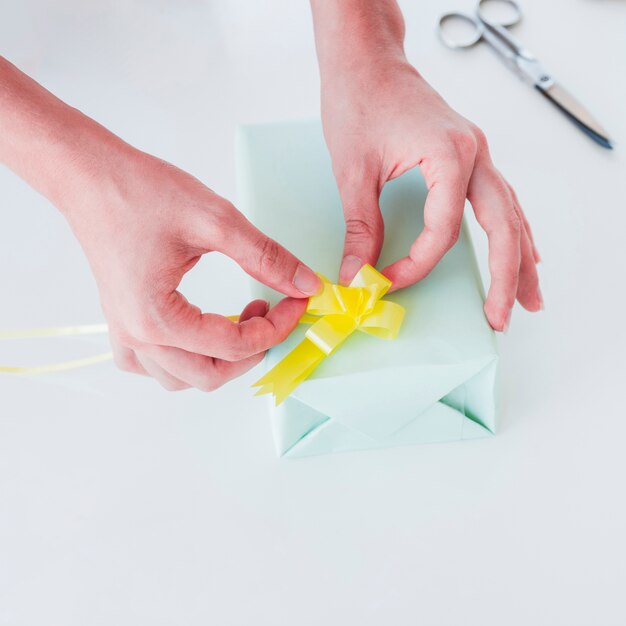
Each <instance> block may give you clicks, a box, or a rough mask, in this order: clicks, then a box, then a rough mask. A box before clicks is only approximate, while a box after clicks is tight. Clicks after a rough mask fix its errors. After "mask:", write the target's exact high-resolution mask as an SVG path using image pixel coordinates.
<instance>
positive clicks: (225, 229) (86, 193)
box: [0, 57, 321, 390]
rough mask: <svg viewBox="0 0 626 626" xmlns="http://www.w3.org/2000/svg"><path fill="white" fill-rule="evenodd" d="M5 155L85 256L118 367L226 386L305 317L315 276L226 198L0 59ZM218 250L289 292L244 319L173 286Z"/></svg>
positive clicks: (176, 385)
mask: <svg viewBox="0 0 626 626" xmlns="http://www.w3.org/2000/svg"><path fill="white" fill-rule="evenodd" d="M0 127H1V128H2V129H3V131H2V133H0V162H4V163H5V164H6V165H7V166H9V167H10V168H11V169H13V170H14V171H15V172H16V173H17V174H18V175H19V176H21V177H22V178H23V179H24V180H26V182H28V183H29V184H30V185H31V186H32V187H34V188H35V189H37V190H38V191H39V192H41V193H42V194H43V195H44V196H46V197H47V198H48V199H49V200H50V201H51V202H52V203H53V204H54V205H56V206H57V207H58V208H59V209H60V210H61V212H62V213H63V214H64V215H65V217H66V218H67V219H68V221H69V223H70V225H71V226H72V229H73V230H74V233H75V234H76V236H77V237H78V239H79V241H80V243H81V245H82V247H83V249H84V251H85V254H86V255H87V258H88V260H89V263H90V265H91V268H92V270H93V273H94V275H95V278H96V281H97V283H98V288H99V290H100V297H101V301H102V307H103V309H104V313H105V316H106V318H107V320H108V322H109V326H110V335H111V342H112V345H113V351H114V354H115V360H116V362H117V364H118V365H119V366H120V367H121V368H122V369H125V370H129V371H134V372H138V373H143V374H149V375H151V376H154V377H155V378H156V379H157V380H158V381H159V382H160V383H161V384H162V385H163V386H165V387H166V388H168V389H183V388H185V387H189V386H193V387H198V388H200V389H204V390H211V389H215V388H216V387H219V386H220V385H222V384H223V383H224V382H226V381H227V380H229V379H231V378H233V377H235V376H238V375H239V374H242V373H243V372H245V371H246V370H248V369H249V368H251V367H252V366H253V365H255V364H256V363H258V362H259V361H260V360H261V359H262V357H263V353H264V351H265V350H267V349H268V348H269V347H271V346H273V345H274V344H276V343H278V342H280V341H282V340H283V339H284V338H285V337H286V336H287V335H288V334H289V333H290V332H291V330H292V329H293V328H294V326H295V325H296V324H297V323H298V320H299V318H300V317H301V315H302V313H303V312H304V310H305V308H306V302H307V301H306V297H307V296H309V295H312V294H314V293H316V292H317V291H318V290H319V289H321V282H320V280H319V278H318V277H317V276H316V275H315V274H314V273H313V272H312V271H311V270H310V269H309V268H308V267H306V266H305V265H303V264H302V263H301V262H300V261H298V259H296V258H295V257H294V256H293V255H292V254H291V253H289V252H288V251H287V250H285V249H284V248H283V247H282V246H280V245H279V244H278V243H276V242H275V241H272V240H271V239H269V238H268V237H266V236H265V235H264V234H263V233H261V232H259V231H258V230H257V229H256V228H255V227H254V226H253V225H252V224H251V223H250V222H248V220H246V219H245V217H244V216H243V215H242V214H241V213H239V211H237V209H236V208H235V207H234V206H233V205H232V204H231V203H230V202H228V201H227V200H225V199H224V198H221V197H220V196H218V195H217V194H215V193H213V191H211V190H210V189H208V188H207V187H205V186H204V185H203V184H202V183H200V182H199V181H198V180H196V179H195V178H193V177H192V176H190V175H189V174H186V173H185V172H183V171H181V170H179V169H177V168H176V167H174V166H172V165H170V164H168V163H165V162H163V161H161V160H159V159H156V158H154V157H152V156H150V155H148V154H145V153H143V152H140V151H138V150H136V149H134V148H132V147H131V146H129V145H128V144H126V143H124V142H123V141H122V140H121V139H119V138H118V137H116V136H115V135H113V134H112V133H110V132H109V131H107V130H106V129H105V128H103V127H102V126H100V125H99V124H97V123H96V122H94V121H93V120H91V119H89V118H88V117H86V116H85V115H83V114H82V113H80V112H79V111H77V110H76V109H73V108H71V107H69V106H67V105H66V104H65V103H63V102H61V101H60V100H58V99H57V98H56V97H55V96H53V95H52V94H51V93H50V92H48V91H46V90H45V89H44V88H43V87H41V85H38V84H37V83H36V82H34V81H33V80H32V79H30V78H29V77H28V76H26V75H25V74H23V73H22V72H20V71H19V70H18V69H17V68H16V67H14V66H13V65H11V64H10V63H9V62H8V61H6V60H5V59H2V58H1V57H0ZM211 251H218V252H222V253H223V254H226V255H228V256H229V257H231V258H232V259H234V260H235V261H236V262H237V263H238V264H239V265H240V266H241V267H242V268H243V269H244V270H245V271H246V272H248V273H249V274H250V275H252V276H254V277H255V278H257V279H258V280H260V281H262V282H264V283H265V284H267V285H269V286H270V287H273V288H274V289H276V290H278V291H280V292H282V293H284V294H285V295H287V296H290V297H288V298H286V299H284V300H282V301H281V302H280V303H279V304H278V305H277V306H275V307H274V308H273V309H272V310H268V304H267V303H266V302H263V301H260V300H256V301H254V302H251V303H250V304H249V305H248V306H247V307H246V308H245V309H244V310H243V312H242V314H241V316H240V318H239V321H238V323H235V322H232V321H230V320H229V319H227V318H226V317H222V316H221V315H214V314H211V313H202V311H200V309H198V308H197V307H195V306H193V305H192V304H190V303H189V302H188V301H187V300H186V299H185V298H184V297H183V296H182V294H181V293H180V292H179V291H178V290H177V289H178V285H179V284H180V281H181V279H182V277H183V275H184V274H185V272H188V271H189V270H190V269H191V268H192V267H193V266H194V265H195V264H196V263H197V262H198V260H199V259H200V257H201V256H202V255H203V254H205V253H207V252H211Z"/></svg>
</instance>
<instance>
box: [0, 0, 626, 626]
mask: <svg viewBox="0 0 626 626" xmlns="http://www.w3.org/2000/svg"><path fill="white" fill-rule="evenodd" d="M402 4H403V8H404V11H405V16H406V18H407V52H408V55H409V57H410V59H411V60H412V61H413V62H414V63H415V64H416V65H417V67H418V68H419V69H420V70H421V71H422V72H423V74H424V75H425V76H426V78H427V79H428V80H430V81H431V82H432V83H433V84H434V85H435V86H436V88H438V89H439V90H440V91H441V93H442V94H443V95H444V97H446V98H447V99H448V101H449V102H450V103H451V104H452V105H453V106H454V107H456V108H458V109H459V110H460V111H461V112H462V113H463V114H465V115H466V116H467V117H469V118H471V119H472V120H474V121H475V122H476V123H478V124H479V125H480V126H482V127H483V128H484V130H485V131H486V132H487V135H488V137H489V139H490V144H491V147H492V152H493V156H494V160H495V161H496V163H497V165H498V167H499V168H500V169H501V170H502V171H503V172H504V173H505V174H506V175H507V176H508V177H509V179H510V180H511V182H512V183H513V184H514V186H515V187H516V188H517V190H518V193H519V195H520V198H521V200H522V203H523V205H524V207H525V210H526V212H527V215H528V217H529V219H530V221H531V223H532V225H533V226H534V230H535V233H536V239H537V242H538V246H539V248H540V251H541V254H542V256H543V262H542V263H541V265H540V272H541V278H542V285H543V292H544V296H545V302H546V310H545V312H543V313H541V314H537V315H530V314H528V313H525V312H523V311H522V310H521V309H516V311H515V314H514V316H513V322H512V327H511V330H510V331H509V334H508V335H507V336H505V337H502V338H501V340H500V348H501V353H502V368H501V372H502V414H501V421H500V432H499V434H498V436H497V437H495V438H491V439H487V440H480V441H473V442H464V443H451V444H445V445H431V446H420V447H411V448H401V449H389V450H383V451H376V452H365V453H350V454H342V455H335V456H326V457H317V458H309V459H303V460H295V461H285V460H279V459H277V458H276V457H275V455H274V451H273V445H272V440H271V434H270V429H269V424H268V419H267V415H266V411H265V403H264V402H263V401H262V400H259V399H255V398H253V397H252V395H251V391H250V389H249V387H248V385H249V384H250V382H252V380H254V377H255V376H256V375H257V372H253V373H251V374H249V375H248V376H246V377H244V378H243V379H240V380H238V381H236V382H234V383H231V384H230V385H228V386H227V387H226V388H224V389H222V390H219V391H218V392H216V393H214V394H211V395H206V394H202V393H200V392H195V391H190V392H185V393H181V394H169V393H167V392H165V391H162V390H161V389H160V388H159V387H158V386H157V385H156V383H154V382H153V381H150V380H146V379H142V378H140V377H133V376H130V375H124V374H122V373H118V372H117V371H115V370H114V368H113V366H112V365H110V364H106V365H101V366H95V367H93V368H90V369H88V370H83V371H80V372H74V373H71V374H69V373H68V374H66V375H64V376H49V377H40V378H26V377H24V378H16V377H8V376H5V377H4V378H0V624H1V625H2V626H5V625H11V626H22V625H28V626H35V625H41V624H46V626H57V625H59V626H61V625H63V626H87V625H101V624H102V625H104V624H107V625H109V624H115V625H116V626H122V625H126V624H128V625H133V626H136V625H143V624H149V625H150V626H158V625H166V624H167V625H170V624H185V625H187V626H196V625H200V624H203V625H205V624H215V625H220V626H222V625H247V624H255V625H258V626H264V625H272V626H281V625H286V624H299V625H303V626H307V625H313V624H332V625H334V624H361V625H378V624H392V625H405V624H406V625H413V624H420V625H424V626H435V625H444V624H445V625H448V624H449V625H457V624H472V625H473V624H476V625H478V624H480V625H485V624H488V625H499V624H508V625H510V626H513V625H518V624H519V625H527V624H533V625H544V624H545V625H550V626H553V625H560V624H563V625H567V626H575V625H589V624H602V625H603V626H609V625H613V624H616V625H617V624H624V623H625V622H626V607H625V606H624V600H623V591H624V586H625V579H626V564H625V558H626V505H625V504H624V478H625V470H626V460H625V459H626V457H625V454H624V449H625V447H626V406H625V403H624V396H623V394H624V387H625V382H624V380H625V374H626V368H625V366H624V360H623V359H624V356H623V355H624V352H625V350H626V340H625V336H624V324H625V319H624V309H625V304H626V299H625V297H624V289H625V286H624V274H625V272H624V268H625V261H624V229H625V228H626V211H625V208H626V207H625V200H624V199H625V198H626V157H625V156H624V155H625V151H626V116H625V115H624V111H625V100H626V2H625V1H623V0H551V1H550V2H542V1H541V0H526V2H525V9H526V17H525V21H524V22H523V24H521V25H520V26H519V27H518V28H517V29H516V33H517V35H518V36H519V38H520V39H521V40H522V41H523V42H524V43H525V44H526V45H527V46H528V47H529V48H530V49H531V50H532V51H534V52H535V53H536V54H537V55H538V56H539V57H540V58H541V60H542V61H543V62H544V64H545V65H546V66H547V67H548V69H550V70H551V71H552V72H553V73H554V75H555V76H556V78H557V79H558V80H560V81H561V82H562V84H563V85H564V86H565V87H566V88H568V89H569V90H570V91H571V92H572V93H573V94H575V95H576V96H578V97H579V98H580V99H581V100H582V101H583V102H584V103H585V104H587V105H588V107H589V108H590V110H591V111H592V112H594V113H595V114H596V116H597V117H598V118H599V119H600V120H601V122H602V123H603V124H604V125H605V126H606V128H607V129H609V131H610V132H611V133H612V135H613V137H614V139H615V141H616V143H617V149H616V150H615V151H614V152H613V153H611V152H608V151H604V150H603V149H601V148H599V147H597V146H596V145H595V144H593V143H592V142H591V141H590V140H589V139H588V138H586V137H585V136H584V135H583V134H582V133H580V132H579V131H578V130H576V129H575V128H574V127H573V126H572V125H571V124H570V123H569V122H568V121H567V120H565V118H563V117H562V116H560V115H559V114H558V113H557V112H556V111H555V110H554V109H553V108H552V107H551V106H550V105H549V104H548V103H547V102H545V101H544V100H543V98H541V97H540V96H539V94H537V93H535V92H534V90H532V89H529V88H528V87H527V86H526V85H525V84H523V83H522V82H521V81H519V80H518V79H517V78H516V77H515V76H514V75H513V74H511V73H510V72H509V71H508V70H507V69H506V68H504V66H502V65H501V64H500V63H499V62H498V61H497V59H496V58H495V57H494V56H493V54H492V53H491V51H490V50H489V49H487V47H485V46H479V47H477V48H475V49H473V50H471V51H469V52H466V53H462V52H452V51H449V50H447V49H445V48H444V47H443V46H442V45H441V44H440V43H439V41H438V40H437V38H436V36H435V34H434V28H435V24H436V20H437V16H438V14H439V13H440V12H441V11H443V10H447V9H451V8H462V9H465V10H469V9H471V8H472V6H473V4H472V2H471V1H470V0H450V1H449V2H446V3H444V2H435V1H430V2H428V1H427V0H413V1H411V2H408V1H407V2H403V3H402ZM5 5H6V6H3V7H2V10H1V13H2V17H1V19H0V47H1V49H0V53H2V54H3V55H5V56H7V57H8V58H10V59H11V60H12V61H13V62H15V63H16V64H18V65H19V66H20V67H21V68H22V69H24V70H25V71H26V72H28V73H30V74H31V75H33V76H34V77H35V78H36V79H38V80H39V81H41V82H42V83H43V84H44V85H45V86H47V87H48V88H49V89H51V90H52V91H54V92H56V93H57V94H58V95H59V96H61V97H62V98H64V99H65V100H66V101H68V102H70V103H72V104H73V105H75V106H77V107H79V108H81V109H82V110H84V111H85V112H86V113H87V114H89V115H91V116H93V117H95V118H96V119H98V120H99V121H100V122H102V123H103V124H105V125H107V126H108V127H110V128H111V129H112V130H113V131H115V132H116V133H118V134H120V135H121V136H123V137H124V138H125V139H126V140H128V141H129V142H130V143H133V144H135V145H137V146H138V147H140V148H142V149H144V150H147V151H151V152H153V153H155V154H157V155H159V156H161V157H163V158H165V159H168V160H170V161H172V162H174V163H175V164H177V165H179V166H181V167H183V168H185V169H187V170H189V171H191V172H192V173H193V174H195V175H196V176H198V177H199V178H201V179H202V180H203V181H205V182H206V183H207V184H209V185H210V186H211V187H213V188H214V189H215V190H216V191H218V192H219V193H221V194H223V195H225V196H227V197H229V198H232V199H233V200H236V194H235V184H234V180H235V173H234V155H233V135H234V129H235V126H236V124H237V123H240V122H251V121H264V120H266V121H270V120H277V119H283V118H305V117H314V116H317V115H318V98H319V94H318V89H319V80H318V76H317V67H316V61H315V56H314V47H313V38H312V28H311V20H310V15H309V9H308V6H307V4H306V3H305V2H304V0H301V1H300V2H293V1H292V2H286V1H284V2H279V1H278V0H275V1H272V2H269V1H268V2H252V1H248V2H244V1H243V0H239V1H234V2H233V1H229V2H226V0H223V1H222V2H211V1H210V0H185V1H184V2H174V1H173V0H168V1H165V0H150V1H149V0H100V1H99V2H94V1H89V2H85V1H84V0H21V1H20V2H12V3H5ZM0 132H1V130H0ZM0 189H1V195H0V198H1V199H0V328H19V327H29V326H48V325H55V324H72V323H91V322H98V321H101V320H102V314H101V312H100V310H99V305H98V295H97V291H96V288H95V285H94V282H93V280H92V278H91V276H90V274H89V270H88V267H87V264H86V262H85V261H84V259H83V257H82V253H81V251H80V248H79V246H78V244H77V243H76V242H75V241H74V239H73V238H72V235H71V234H70V231H69V229H68V228H67V226H66V224H65V222H64V221H63V219H62V218H61V217H60V216H59V215H58V214H57V213H56V212H55V210H54V209H53V208H52V207H51V206H49V204H48V203H47V202H46V201H45V200H44V199H42V198H41V197H39V196H37V195H36V194H35V193H34V192H33V191H31V190H30V189H29V188H28V187H27V186H26V185H25V184H24V183H22V182H21V181H20V180H18V179H17V178H16V177H15V176H14V175H13V174H11V173H10V172H8V171H6V170H2V171H0ZM477 235H478V233H477ZM476 244H477V247H478V249H479V254H480V256H481V261H483V266H484V256H485V255H484V252H485V243H484V238H483V237H482V236H477V238H476ZM213 287H215V288H217V289H218V290H219V292H220V295H219V296H218V297H211V296H210V295H208V293H207V292H208V291H209V289H210V288H213ZM184 291H185V293H186V294H187V295H188V296H189V297H190V298H192V299H193V300H194V301H196V302H197V303H198V304H202V305H203V306H205V307H206V308H211V309H213V310H217V311H220V312H224V313H232V312H236V311H238V310H239V309H240V308H241V307H242V306H243V304H244V303H245V302H246V300H247V298H248V294H247V288H246V280H245V276H244V275H243V273H242V272H241V271H240V270H239V269H238V268H236V267H235V266H234V265H233V264H231V263H230V262H225V261H223V260H220V259H218V258H214V259H209V260H207V262H206V263H203V264H202V265H201V266H200V267H198V268H197V270H196V271H194V273H193V274H192V275H191V276H189V278H188V280H186V282H185V286H184ZM105 346H106V343H105V341H104V340H99V339H97V338H96V339H94V340H92V341H91V342H89V341H87V342H86V341H84V340H82V341H63V340H61V341H56V342H51V341H43V342H40V343H36V344H33V343H32V342H21V343H17V342H13V343H11V342H4V343H3V344H1V345H0V363H6V362H8V363H27V362H34V361H42V360H43V361H47V360H50V359H53V358H54V357H59V356H64V355H69V356H74V355H79V354H81V355H82V354H87V353H90V352H93V351H99V350H101V349H103V348H104V349H106V347H105Z"/></svg>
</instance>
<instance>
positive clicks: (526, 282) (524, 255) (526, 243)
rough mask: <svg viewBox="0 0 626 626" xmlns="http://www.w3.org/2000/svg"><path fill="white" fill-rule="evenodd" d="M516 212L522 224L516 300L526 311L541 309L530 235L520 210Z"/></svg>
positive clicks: (540, 297) (541, 299) (541, 300)
mask: <svg viewBox="0 0 626 626" xmlns="http://www.w3.org/2000/svg"><path fill="white" fill-rule="evenodd" d="M515 210H516V212H517V214H518V216H519V218H520V222H521V224H522V231H521V234H520V253H521V261H520V270H519V284H518V286H517V300H518V302H519V303H520V304H521V305H522V306H523V307H524V308H525V309H526V310H527V311H540V310H541V309H543V296H542V295H541V290H540V289H539V276H538V274H537V265H536V262H535V258H534V256H533V247H532V243H531V240H530V236H529V235H528V232H527V231H526V228H525V226H524V222H523V220H522V215H521V211H520V210H519V209H517V207H516V209H515Z"/></svg>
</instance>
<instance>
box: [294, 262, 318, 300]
mask: <svg viewBox="0 0 626 626" xmlns="http://www.w3.org/2000/svg"><path fill="white" fill-rule="evenodd" d="M293 284H294V287H295V288H296V289H297V290H298V291H301V292H302V293H303V294H305V295H307V296H314V295H316V294H318V293H319V292H320V291H321V290H322V281H321V280H320V279H319V276H317V275H316V274H315V273H314V272H312V271H311V270H310V269H309V268H308V267H306V266H305V265H298V269H297V270H296V273H295V275H294V277H293Z"/></svg>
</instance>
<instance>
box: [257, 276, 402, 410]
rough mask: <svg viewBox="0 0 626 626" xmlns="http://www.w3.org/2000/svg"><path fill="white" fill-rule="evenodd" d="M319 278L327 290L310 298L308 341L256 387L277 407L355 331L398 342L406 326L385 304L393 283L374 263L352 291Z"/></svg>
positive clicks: (392, 307) (353, 284) (356, 280)
mask: <svg viewBox="0 0 626 626" xmlns="http://www.w3.org/2000/svg"><path fill="white" fill-rule="evenodd" d="M321 278H322V281H323V283H324V289H323V291H322V293H320V294H319V295H317V296H313V297H311V298H310V299H309V303H308V306H307V312H306V313H305V315H304V316H303V317H302V319H301V320H300V321H301V322H302V323H313V325H312V326H311V328H309V329H308V330H307V332H306V335H305V338H304V339H303V340H302V341H301V342H300V343H299V344H298V345H297V346H296V347H295V348H294V349H293V350H292V351H291V352H290V353H289V354H287V356H285V358H284V359H282V360H281V361H279V362H278V363H277V364H276V365H275V366H274V367H273V368H272V369H271V370H270V371H269V372H268V373H267V374H265V376H263V377H262V378H261V379H259V380H258V381H257V382H256V383H254V385H252V386H253V387H259V388H260V389H259V390H258V391H257V393H256V395H261V394H266V393H271V394H273V395H274V398H275V401H276V404H277V405H278V404H280V403H281V402H282V401H283V400H284V399H285V398H286V397H287V396H288V395H289V394H290V393H291V392H292V391H293V390H294V389H295V388H296V387H297V386H298V385H299V384H300V383H302V382H303V381H304V380H306V379H307V378H308V377H309V376H310V375H311V373H312V372H313V370H314V369H315V368H316V367H317V366H318V365H319V364H320V363H321V362H322V360H323V359H324V358H325V357H327V356H329V355H330V354H332V353H333V352H334V351H335V350H336V349H337V348H338V347H339V346H340V345H341V344H342V343H343V342H344V341H345V340H346V339H347V338H348V337H349V336H350V335H351V334H352V333H353V332H354V331H355V330H360V331H361V332H363V333H367V334H369V335H374V336H376V337H380V338H381V339H395V338H396V337H397V335H398V332H399V330H400V326H401V325H402V319H403V318H404V308H403V307H402V306H400V305H399V304H396V303H395V302H389V301H387V300H381V298H382V297H383V296H384V295H385V293H387V291H388V289H389V287H390V286H391V281H390V280H388V279H387V278H385V277H384V276H383V275H382V274H381V273H380V272H378V271H377V270H375V269H374V268H373V267H372V266H371V265H364V266H363V267H362V268H361V269H360V270H359V272H358V273H357V275H356V276H355V277H354V279H353V280H352V282H351V283H350V286H349V287H343V286H341V285H334V284H332V283H331V282H330V281H328V280H327V279H326V278H324V277H323V276H322V277H321Z"/></svg>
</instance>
